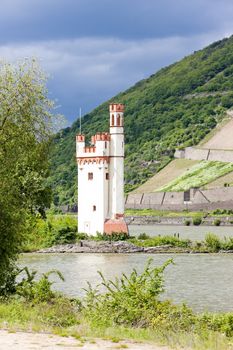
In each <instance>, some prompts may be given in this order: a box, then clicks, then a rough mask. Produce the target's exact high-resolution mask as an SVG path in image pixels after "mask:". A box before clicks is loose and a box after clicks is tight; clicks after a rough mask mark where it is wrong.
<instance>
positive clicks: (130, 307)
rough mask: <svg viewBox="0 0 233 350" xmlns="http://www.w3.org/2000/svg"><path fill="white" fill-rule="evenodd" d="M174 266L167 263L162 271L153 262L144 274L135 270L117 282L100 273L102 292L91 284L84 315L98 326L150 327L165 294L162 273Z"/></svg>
mask: <svg viewBox="0 0 233 350" xmlns="http://www.w3.org/2000/svg"><path fill="white" fill-rule="evenodd" d="M171 263H172V260H168V261H167V262H166V263H165V264H163V265H162V266H161V267H152V259H150V260H149V261H148V263H147V265H146V267H145V269H144V271H143V272H142V273H141V274H138V272H137V271H136V270H135V269H134V270H133V271H132V272H131V274H130V275H129V276H126V275H125V274H122V276H121V277H120V279H116V280H115V281H111V280H106V279H105V278H104V276H103V275H102V273H101V272H99V275H100V277H101V280H102V282H101V284H100V286H101V287H102V288H103V289H104V291H105V292H104V293H103V292H100V291H99V289H93V288H92V286H91V285H90V284H88V289H86V296H85V298H84V307H85V315H86V316H87V317H88V319H90V320H91V321H92V322H96V323H98V324H99V325H101V324H102V325H114V324H118V325H131V326H139V325H140V326H144V327H146V326H148V325H149V324H150V323H151V318H152V315H151V314H153V316H154V313H155V312H156V310H157V308H158V305H159V304H160V302H159V301H158V296H159V295H160V294H161V293H163V291H164V285H163V272H164V270H165V268H166V267H167V266H168V265H169V264H171Z"/></svg>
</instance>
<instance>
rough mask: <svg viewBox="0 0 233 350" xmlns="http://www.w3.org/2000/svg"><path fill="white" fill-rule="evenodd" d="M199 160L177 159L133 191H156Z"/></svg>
mask: <svg viewBox="0 0 233 350" xmlns="http://www.w3.org/2000/svg"><path fill="white" fill-rule="evenodd" d="M198 163H199V161H197V160H189V159H175V160H173V161H171V162H170V163H169V164H168V165H167V166H165V167H164V168H163V169H162V170H161V171H160V172H159V173H157V174H155V175H154V176H153V177H152V178H150V179H149V180H148V181H146V182H145V183H144V184H143V185H141V186H139V187H138V188H136V189H135V190H134V191H132V193H149V192H155V191H156V190H157V189H158V188H160V187H163V186H165V185H166V184H167V183H169V182H170V181H173V180H175V179H176V178H177V177H179V176H181V175H182V174H183V173H184V172H186V171H188V170H189V169H190V168H191V167H192V166H193V165H195V164H198Z"/></svg>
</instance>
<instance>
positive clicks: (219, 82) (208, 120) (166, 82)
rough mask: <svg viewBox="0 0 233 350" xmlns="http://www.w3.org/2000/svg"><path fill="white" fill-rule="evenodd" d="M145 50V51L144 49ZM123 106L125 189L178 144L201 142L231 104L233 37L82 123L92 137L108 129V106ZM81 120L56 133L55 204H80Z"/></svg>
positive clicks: (148, 174) (142, 84) (168, 69)
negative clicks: (77, 139)
mask: <svg viewBox="0 0 233 350" xmlns="http://www.w3.org/2000/svg"><path fill="white" fill-rule="evenodd" d="M145 54H146V53H145ZM113 101H114V102H121V103H124V104H125V106H126V110H125V140H126V147H125V153H126V159H125V182H126V185H125V190H126V191H129V190H132V189H133V188H135V187H136V186H138V185H139V184H142V183H143V182H145V181H146V180H147V179H148V178H150V177H151V176H152V175H154V174H155V173H156V172H158V171H159V170H160V169H161V168H163V167H164V166H165V165H166V164H167V163H168V162H169V161H170V160H171V159H172V158H173V154H174V150H175V148H177V147H178V148H179V147H186V146H191V145H196V144H198V143H199V142H200V141H201V140H202V139H203V138H204V137H205V136H206V134H207V133H209V132H210V131H211V130H212V129H213V128H214V127H215V126H216V125H217V123H218V122H219V121H220V120H221V119H222V118H223V115H224V112H225V111H226V109H229V108H230V107H232V106H233V36H232V37H230V38H228V39H223V40H221V41H218V42H215V43H213V44H212V45H210V46H208V47H206V48H205V49H203V50H200V51H197V52H195V53H193V54H192V55H190V56H188V57H185V58H184V59H182V60H181V61H179V62H177V63H175V64H172V65H170V66H169V67H166V68H163V69H161V70H160V71H158V72H157V73H156V74H154V75H152V76H151V77H149V78H148V79H144V80H142V81H140V82H138V83H137V84H136V85H134V86H133V87H131V88H130V89H128V90H126V91H125V92H122V93H120V94H118V95H117V96H115V97H113V98H112V99H111V100H110V101H106V102H105V103H103V104H102V105H100V106H99V107H98V108H96V109H95V110H93V111H92V112H91V113H89V114H87V115H85V117H84V118H83V122H82V129H83V132H84V133H85V134H86V135H87V137H89V138H90V136H91V135H92V134H94V133H96V132H97V131H106V130H108V104H109V102H113ZM78 129H79V123H78V121H76V122H75V123H74V124H73V125H72V126H71V127H70V128H66V129H64V130H62V131H61V132H60V133H59V134H58V135H56V137H55V140H54V147H53V151H52V154H51V164H52V165H51V176H50V178H49V182H50V183H51V184H52V186H53V188H54V193H55V204H72V203H75V202H76V194H75V192H76V178H77V176H76V175H77V170H76V162H75V135H76V133H77V132H78Z"/></svg>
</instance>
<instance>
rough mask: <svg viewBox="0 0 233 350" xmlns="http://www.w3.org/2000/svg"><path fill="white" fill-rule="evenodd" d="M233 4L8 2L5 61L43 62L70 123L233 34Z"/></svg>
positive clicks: (195, 0) (1, 38) (4, 4)
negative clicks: (141, 81)
mask: <svg viewBox="0 0 233 350" xmlns="http://www.w3.org/2000/svg"><path fill="white" fill-rule="evenodd" d="M232 18H233V1H232V0H1V2H0V33H1V35H0V58H3V59H5V60H8V61H10V62H15V61H17V60H19V59H23V58H28V57H29V58H30V57H36V58H38V60H39V62H40V64H41V66H42V67H43V69H44V70H45V72H46V73H47V74H48V77H49V78H48V89H49V96H50V98H52V99H54V100H55V101H56V106H57V108H56V112H57V113H61V114H64V116H65V118H66V119H67V125H69V124H71V123H72V122H73V121H74V120H76V118H77V117H78V115H79V109H80V107H81V108H82V114H86V113H88V112H89V111H91V110H92V109H93V108H95V107H97V106H98V105H99V104H100V103H102V102H104V101H106V100H107V99H109V98H111V97H112V96H114V95H116V94H117V93H119V92H120V91H124V90H126V89H127V88H129V87H130V86H132V85H134V84H135V83H136V82H137V81H139V80H141V79H144V78H146V77H148V76H150V75H151V74H154V73H155V72H156V71H157V70H159V69H160V68H162V67H164V66H167V65H169V64H171V63H174V62H175V61H177V60H179V59H181V58H183V57H184V56H186V55H189V54H191V53H192V52H193V51H195V50H198V49H201V48H203V47H205V46H207V45H208V44H210V43H212V42H214V41H217V40H219V39H222V38H224V37H229V36H230V35H231V34H233V21H232Z"/></svg>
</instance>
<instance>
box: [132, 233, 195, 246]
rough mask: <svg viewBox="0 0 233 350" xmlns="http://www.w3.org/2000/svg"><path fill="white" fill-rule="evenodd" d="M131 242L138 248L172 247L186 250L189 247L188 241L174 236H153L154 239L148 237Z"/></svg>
mask: <svg viewBox="0 0 233 350" xmlns="http://www.w3.org/2000/svg"><path fill="white" fill-rule="evenodd" d="M131 242H132V243H134V244H135V245H137V246H139V247H157V246H164V245H169V246H172V247H182V248H187V247H189V246H190V240H189V239H179V237H174V236H155V237H149V238H147V239H145V240H140V239H137V238H135V239H132V240H131Z"/></svg>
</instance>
